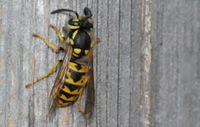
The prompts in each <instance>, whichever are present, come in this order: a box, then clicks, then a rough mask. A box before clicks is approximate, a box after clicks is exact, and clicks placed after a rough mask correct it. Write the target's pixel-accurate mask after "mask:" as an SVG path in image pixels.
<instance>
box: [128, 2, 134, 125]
mask: <svg viewBox="0 0 200 127" xmlns="http://www.w3.org/2000/svg"><path fill="white" fill-rule="evenodd" d="M132 7H133V1H132V0H131V9H130V16H131V17H130V28H131V29H130V30H131V33H130V49H131V50H130V61H129V62H130V65H129V68H130V70H131V71H132V67H131V63H132V49H133V44H132V42H133V41H132V40H133V39H132V35H133V34H132V33H133V27H132V18H133V17H132V15H133V13H132ZM132 66H133V65H132ZM131 71H130V73H129V79H131V80H132V81H129V83H130V84H129V87H130V93H129V120H128V122H129V123H128V125H129V127H130V126H131V94H132V87H133V86H132V83H133V79H132V78H131V76H132V75H131ZM131 86H132V87H131Z"/></svg>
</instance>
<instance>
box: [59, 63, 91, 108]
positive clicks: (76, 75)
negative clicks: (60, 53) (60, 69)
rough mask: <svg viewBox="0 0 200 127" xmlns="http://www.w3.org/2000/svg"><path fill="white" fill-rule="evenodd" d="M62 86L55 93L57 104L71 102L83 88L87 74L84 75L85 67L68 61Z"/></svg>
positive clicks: (68, 103) (66, 104) (65, 104)
mask: <svg viewBox="0 0 200 127" xmlns="http://www.w3.org/2000/svg"><path fill="white" fill-rule="evenodd" d="M68 66H69V67H68V71H67V74H66V77H65V81H64V84H63V87H62V88H61V89H60V90H59V91H60V92H59V93H58V95H57V106H58V107H60V106H68V105H70V104H71V103H73V102H74V101H75V100H76V99H77V97H78V96H79V94H80V90H81V89H83V88H84V86H85V84H86V83H87V81H88V78H89V76H86V70H87V67H86V66H84V65H81V64H78V63H75V62H72V61H70V62H69V65H68Z"/></svg>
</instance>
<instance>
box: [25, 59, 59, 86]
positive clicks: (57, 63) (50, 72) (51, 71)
mask: <svg viewBox="0 0 200 127" xmlns="http://www.w3.org/2000/svg"><path fill="white" fill-rule="evenodd" d="M61 62H62V60H58V61H57V62H56V64H55V65H54V66H53V67H52V68H51V70H50V71H49V72H48V73H47V74H45V75H43V76H42V77H40V78H38V79H36V80H35V81H33V82H31V83H29V84H27V85H25V87H26V88H27V87H30V86H32V85H33V84H35V83H36V82H38V81H40V80H41V79H43V78H46V77H47V76H49V75H51V74H52V73H53V70H54V69H55V68H56V67H57V66H58V65H59V64H60V63H61Z"/></svg>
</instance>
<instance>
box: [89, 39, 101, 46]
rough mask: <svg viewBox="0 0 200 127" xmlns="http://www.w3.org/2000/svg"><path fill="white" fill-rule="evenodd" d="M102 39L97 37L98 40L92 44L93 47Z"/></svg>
mask: <svg viewBox="0 0 200 127" xmlns="http://www.w3.org/2000/svg"><path fill="white" fill-rule="evenodd" d="M100 41H101V40H100V39H99V38H97V40H96V41H93V42H92V44H91V47H93V46H94V45H96V44H97V43H98V42H100Z"/></svg>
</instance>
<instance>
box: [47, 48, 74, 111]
mask: <svg viewBox="0 0 200 127" xmlns="http://www.w3.org/2000/svg"><path fill="white" fill-rule="evenodd" d="M71 54H72V46H71V45H67V50H66V54H65V56H64V58H63V62H62V66H61V68H60V70H59V72H58V74H57V77H56V80H55V83H54V86H53V88H52V90H51V94H50V99H49V114H53V113H54V112H55V109H56V107H57V103H56V100H57V95H58V94H59V90H60V89H61V88H62V86H63V84H64V80H65V75H66V73H67V69H68V64H69V61H70V59H71Z"/></svg>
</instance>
